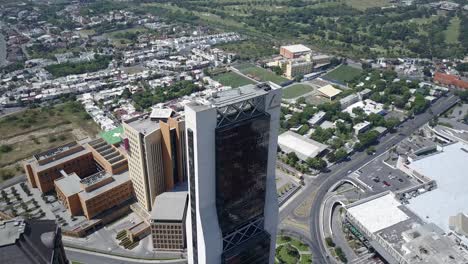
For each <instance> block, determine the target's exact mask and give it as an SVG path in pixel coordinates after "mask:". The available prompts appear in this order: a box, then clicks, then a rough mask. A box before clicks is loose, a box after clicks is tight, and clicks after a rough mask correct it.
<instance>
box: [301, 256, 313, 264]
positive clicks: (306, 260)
mask: <svg viewBox="0 0 468 264" xmlns="http://www.w3.org/2000/svg"><path fill="white" fill-rule="evenodd" d="M299 263H300V264H310V263H312V255H306V254H302V255H301V260H300V261H299Z"/></svg>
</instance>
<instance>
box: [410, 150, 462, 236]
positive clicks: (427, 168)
mask: <svg viewBox="0 0 468 264" xmlns="http://www.w3.org/2000/svg"><path fill="white" fill-rule="evenodd" d="M467 161H468V144H464V143H461V142H457V143H454V144H450V145H447V146H444V147H443V148H442V151H441V152H438V153H435V154H432V155H429V156H426V157H424V158H421V159H418V160H415V161H413V162H412V163H410V164H409V167H410V168H412V169H414V170H415V171H417V172H418V173H420V174H423V175H424V176H426V177H428V178H430V179H432V180H435V181H436V183H437V188H436V189H434V190H432V191H430V192H426V193H423V194H421V195H418V196H417V197H414V198H412V199H410V200H409V204H408V205H407V206H408V207H409V208H410V209H411V210H412V211H413V212H415V213H416V214H417V215H418V216H419V217H421V218H422V219H425V221H427V222H434V223H435V224H437V225H438V226H439V227H441V228H442V229H443V230H444V231H446V232H450V228H449V217H450V216H455V215H457V214H458V213H465V214H467V213H468V203H467V201H468V192H467V188H466V186H468V177H467V175H468V174H467V171H468V162H467ZM428 205H430V206H428ZM465 242H468V239H465Z"/></svg>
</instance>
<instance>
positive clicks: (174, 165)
mask: <svg viewBox="0 0 468 264" xmlns="http://www.w3.org/2000/svg"><path fill="white" fill-rule="evenodd" d="M169 133H170V136H171V157H172V178H173V179H172V180H173V181H174V184H176V183H178V182H179V171H178V168H179V166H178V164H177V161H178V160H179V159H178V158H177V157H178V156H177V131H176V129H175V128H172V129H171V130H170V132H169Z"/></svg>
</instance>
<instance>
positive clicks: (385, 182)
mask: <svg viewBox="0 0 468 264" xmlns="http://www.w3.org/2000/svg"><path fill="white" fill-rule="evenodd" d="M383 184H384V185H385V186H387V187H388V186H391V184H390V183H388V182H387V181H383Z"/></svg>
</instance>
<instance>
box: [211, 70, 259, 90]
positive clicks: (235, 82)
mask: <svg viewBox="0 0 468 264" xmlns="http://www.w3.org/2000/svg"><path fill="white" fill-rule="evenodd" d="M213 79H214V80H215V81H218V82H220V83H221V84H222V85H225V86H231V87H232V88H236V87H239V86H244V85H247V84H253V83H254V82H253V81H252V80H249V79H247V78H245V77H244V76H242V75H239V74H237V73H235V72H225V73H221V74H218V75H216V76H214V77H213Z"/></svg>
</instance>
